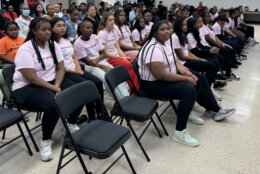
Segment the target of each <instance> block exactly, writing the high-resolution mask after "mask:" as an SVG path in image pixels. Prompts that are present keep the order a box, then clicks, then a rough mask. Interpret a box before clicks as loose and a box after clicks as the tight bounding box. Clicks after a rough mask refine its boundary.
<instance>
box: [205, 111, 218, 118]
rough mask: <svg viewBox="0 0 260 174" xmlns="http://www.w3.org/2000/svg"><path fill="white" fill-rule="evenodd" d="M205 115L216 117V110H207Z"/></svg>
mask: <svg viewBox="0 0 260 174" xmlns="http://www.w3.org/2000/svg"><path fill="white" fill-rule="evenodd" d="M204 115H206V116H208V117H214V116H215V115H216V112H213V111H209V110H206V111H205V113H204Z"/></svg>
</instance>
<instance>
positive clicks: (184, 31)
mask: <svg viewBox="0 0 260 174" xmlns="http://www.w3.org/2000/svg"><path fill="white" fill-rule="evenodd" d="M187 29H188V27H187V21H186V20H184V21H183V22H182V26H181V31H182V32H183V33H186V32H187Z"/></svg>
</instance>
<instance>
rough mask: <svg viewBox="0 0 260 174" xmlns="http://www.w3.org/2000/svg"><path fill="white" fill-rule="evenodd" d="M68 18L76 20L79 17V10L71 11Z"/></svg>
mask: <svg viewBox="0 0 260 174" xmlns="http://www.w3.org/2000/svg"><path fill="white" fill-rule="evenodd" d="M70 19H71V20H72V21H76V20H78V19H79V12H78V10H75V11H73V12H72V13H71V14H70Z"/></svg>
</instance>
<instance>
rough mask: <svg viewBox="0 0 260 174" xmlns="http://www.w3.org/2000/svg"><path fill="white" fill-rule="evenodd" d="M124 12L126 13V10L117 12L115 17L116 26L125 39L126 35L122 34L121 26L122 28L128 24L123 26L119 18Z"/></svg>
mask: <svg viewBox="0 0 260 174" xmlns="http://www.w3.org/2000/svg"><path fill="white" fill-rule="evenodd" d="M122 12H123V13H125V11H124V10H117V11H116V12H115V14H114V16H115V24H116V25H117V26H118V28H119V31H120V32H121V34H122V36H123V38H124V34H123V32H122V29H121V26H122V25H125V24H126V22H124V23H123V24H121V23H120V21H119V16H120V13H122Z"/></svg>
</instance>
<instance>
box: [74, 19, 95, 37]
mask: <svg viewBox="0 0 260 174" xmlns="http://www.w3.org/2000/svg"><path fill="white" fill-rule="evenodd" d="M87 22H89V23H91V24H92V22H91V21H90V20H87V19H84V20H83V21H82V22H80V23H79V25H78V29H77V34H78V37H80V36H81V35H82V32H81V31H80V28H81V26H82V25H83V23H87ZM92 25H93V24H92Z"/></svg>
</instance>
